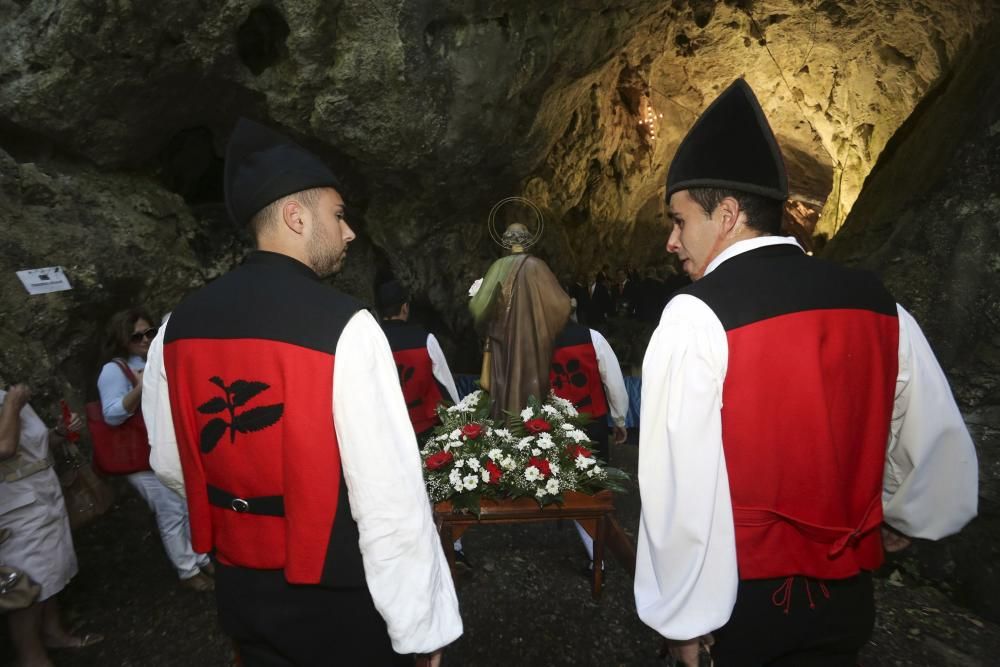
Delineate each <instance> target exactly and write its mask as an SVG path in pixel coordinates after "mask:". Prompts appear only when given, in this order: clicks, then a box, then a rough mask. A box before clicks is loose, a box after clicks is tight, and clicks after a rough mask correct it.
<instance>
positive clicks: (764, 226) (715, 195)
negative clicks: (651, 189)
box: [687, 188, 785, 235]
mask: <svg viewBox="0 0 1000 667" xmlns="http://www.w3.org/2000/svg"><path fill="white" fill-rule="evenodd" d="M687 192H688V194H689V195H691V199H693V200H695V201H696V202H698V205H699V206H701V207H702V208H703V209H704V210H705V213H706V214H707V215H711V214H712V211H714V210H715V208H716V207H717V206H718V205H719V204H721V203H722V200H723V199H725V198H726V197H732V198H733V199H735V200H736V201H737V202H739V205H740V210H742V211H743V212H744V213H745V214H746V216H747V226H748V227H750V228H751V229H755V230H757V231H758V232H760V233H761V234H768V235H773V234H779V233H780V232H781V218H782V215H783V214H784V210H785V202H784V200H781V199H773V198H771V197H764V196H762V195H755V194H751V193H749V192H740V191H739V190H729V189H726V188H691V189H690V190H688V191H687Z"/></svg>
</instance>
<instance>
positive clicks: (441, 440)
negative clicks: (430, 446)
mask: <svg viewBox="0 0 1000 667" xmlns="http://www.w3.org/2000/svg"><path fill="white" fill-rule="evenodd" d="M448 438H449V435H448V434H447V433H442V434H441V435H439V436H437V437H436V438H434V439H435V440H437V441H438V442H444V441H445V440H447V439H448Z"/></svg>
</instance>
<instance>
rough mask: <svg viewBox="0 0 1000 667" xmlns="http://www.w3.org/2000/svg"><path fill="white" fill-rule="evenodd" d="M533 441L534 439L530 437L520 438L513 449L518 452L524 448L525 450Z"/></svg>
mask: <svg viewBox="0 0 1000 667" xmlns="http://www.w3.org/2000/svg"><path fill="white" fill-rule="evenodd" d="M534 440H535V439H534V438H533V437H531V436H530V435H529V436H528V437H527V438H521V439H520V440H519V441H518V443H517V444H516V445H514V448H515V449H520V450H524V449H526V448H527V447H528V446H529V445H531V443H532V442H534Z"/></svg>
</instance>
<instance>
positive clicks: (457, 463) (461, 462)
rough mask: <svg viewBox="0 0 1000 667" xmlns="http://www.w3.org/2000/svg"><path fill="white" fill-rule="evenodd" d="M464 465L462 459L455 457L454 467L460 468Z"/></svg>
mask: <svg viewBox="0 0 1000 667" xmlns="http://www.w3.org/2000/svg"><path fill="white" fill-rule="evenodd" d="M464 465H465V461H463V460H462V459H455V467H456V468H461V467H462V466H464Z"/></svg>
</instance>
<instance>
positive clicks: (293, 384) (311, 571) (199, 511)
mask: <svg viewBox="0 0 1000 667" xmlns="http://www.w3.org/2000/svg"><path fill="white" fill-rule="evenodd" d="M362 307H363V306H362V305H361V304H360V303H358V302H356V301H354V300H353V299H351V298H350V297H347V296H345V295H343V294H341V293H340V292H338V291H337V290H335V289H333V288H331V287H329V286H328V285H325V284H324V283H322V282H321V281H320V280H319V279H318V278H317V276H316V274H315V273H314V272H313V271H312V270H311V269H309V268H308V267H307V266H305V265H304V264H301V263H300V262H298V261H296V260H294V259H292V258H290V257H287V256H285V255H281V254H275V253H269V252H255V253H253V254H252V255H250V257H249V258H247V260H246V261H245V262H244V264H243V265H242V266H240V267H239V268H237V269H236V270H234V271H232V272H230V273H228V274H226V275H225V276H223V277H221V278H219V279H218V280H216V281H215V282H213V283H211V284H209V285H207V286H206V287H204V288H202V289H201V290H198V291H197V292H195V293H194V294H192V295H191V296H189V297H188V298H186V299H185V300H184V301H183V302H182V303H181V304H180V305H179V306H178V307H177V308H176V310H174V312H173V315H172V316H171V317H170V320H169V322H168V324H167V330H166V333H165V337H164V348H163V357H164V366H165V368H166V374H167V381H168V384H169V387H170V406H171V411H172V413H173V422H174V429H175V431H176V435H177V447H178V450H179V452H180V460H181V465H182V467H183V471H184V484H185V487H186V490H187V501H188V509H189V510H190V515H191V543H192V546H193V547H194V550H195V551H198V552H210V551H213V550H214V551H215V553H216V556H217V557H218V558H219V560H220V561H221V562H223V563H225V564H228V565H233V566H238V567H245V568H253V569H264V570H275V569H282V570H284V573H285V578H286V579H287V580H288V581H289V582H290V583H294V584H323V585H329V586H360V585H363V584H364V581H365V579H364V570H363V567H362V562H361V553H360V549H359V546H358V528H357V524H356V523H355V522H354V519H353V518H352V517H351V509H350V502H349V500H348V495H347V486H346V484H345V483H344V476H343V472H342V470H341V464H340V449H339V447H338V444H337V433H336V430H335V429H334V421H333V411H332V406H333V382H334V361H335V360H334V353H335V352H336V349H337V341H338V340H339V338H340V334H341V331H342V330H343V328H344V326H345V325H346V324H347V322H348V320H349V319H350V318H351V317H352V316H353V315H354V314H355V313H356V312H357V311H358V310H360V309H361V308H362Z"/></svg>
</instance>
